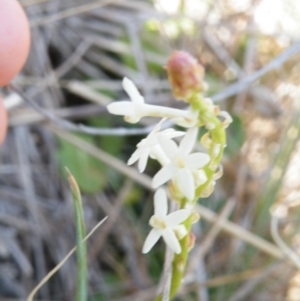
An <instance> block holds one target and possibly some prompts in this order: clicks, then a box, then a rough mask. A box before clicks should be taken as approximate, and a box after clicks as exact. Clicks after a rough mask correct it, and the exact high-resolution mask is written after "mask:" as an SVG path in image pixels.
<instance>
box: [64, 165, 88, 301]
mask: <svg viewBox="0 0 300 301" xmlns="http://www.w3.org/2000/svg"><path fill="white" fill-rule="evenodd" d="M67 172H68V174H69V182H70V186H71V191H72V197H73V204H74V211H75V221H76V245H77V250H76V255H77V279H76V301H86V300H87V260H86V243H85V242H84V241H83V240H84V238H85V225H84V217H83V209H82V200H81V194H80V190H79V187H78V184H77V182H76V180H75V178H74V177H73V176H72V174H71V173H70V172H69V171H68V170H67Z"/></svg>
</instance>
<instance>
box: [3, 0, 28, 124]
mask: <svg viewBox="0 0 300 301" xmlns="http://www.w3.org/2000/svg"><path fill="white" fill-rule="evenodd" d="M0 45H1V47H0V87H1V86H4V85H7V84H8V83H9V82H10V81H11V80H12V79H13V77H14V76H15V75H16V74H17V73H18V72H20V70H21V69H22V67H23V65H24V64H25V62H26V59H27V56H28V53H29V46H30V31H29V25H28V20H27V17H26V15H25V12H24V11H23V9H22V7H21V5H20V4H19V2H18V1H17V0H0ZM1 116H2V115H1ZM0 122H1V121H0Z"/></svg>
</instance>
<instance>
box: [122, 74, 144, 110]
mask: <svg viewBox="0 0 300 301" xmlns="http://www.w3.org/2000/svg"><path fill="white" fill-rule="evenodd" d="M122 85H123V88H124V90H125V91H126V93H127V94H128V95H129V97H130V99H131V101H132V102H134V103H140V104H142V103H144V97H143V96H142V95H141V94H140V92H139V91H138V89H137V87H136V86H135V84H134V83H133V81H131V80H130V79H129V78H127V77H124V79H123V82H122Z"/></svg>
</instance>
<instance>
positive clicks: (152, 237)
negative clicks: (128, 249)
mask: <svg viewBox="0 0 300 301" xmlns="http://www.w3.org/2000/svg"><path fill="white" fill-rule="evenodd" d="M161 232H162V231H161V230H158V229H152V230H151V231H150V233H149V234H148V236H147V238H146V240H145V242H144V246H143V251H142V252H143V253H144V254H146V253H148V252H149V251H150V250H151V249H152V247H153V246H154V245H155V244H156V243H157V241H158V240H159V238H160V237H161V235H162V233H161Z"/></svg>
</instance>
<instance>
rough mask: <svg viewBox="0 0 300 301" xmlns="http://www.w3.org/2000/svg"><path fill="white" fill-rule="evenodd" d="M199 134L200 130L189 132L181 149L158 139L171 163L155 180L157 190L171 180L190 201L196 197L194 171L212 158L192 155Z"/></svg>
mask: <svg viewBox="0 0 300 301" xmlns="http://www.w3.org/2000/svg"><path fill="white" fill-rule="evenodd" d="M197 134H198V128H196V127H194V128H191V129H189V130H188V132H187V134H186V135H185V137H184V138H183V139H182V140H181V142H180V145H179V147H178V146H177V144H176V143H175V142H174V141H172V140H171V139H168V138H166V137H158V139H159V142H160V145H161V147H162V149H163V150H164V152H165V154H166V155H167V157H168V158H169V159H170V163H169V164H167V165H165V166H164V167H163V168H162V169H161V170H160V171H159V172H158V173H157V174H156V175H155V176H154V178H153V180H152V186H153V187H154V188H157V187H159V186H161V185H163V184H164V183H166V182H167V181H169V180H171V179H172V180H174V182H175V184H176V185H177V187H178V190H179V191H180V192H181V193H182V194H183V195H184V196H185V197H186V198H187V199H188V200H189V201H192V200H193V199H194V196H195V188H196V184H195V180H194V177H193V171H195V170H199V169H200V168H202V167H203V166H204V165H206V164H207V163H208V162H209V160H210V156H209V155H207V154H204V153H194V154H190V152H191V151H192V149H193V147H194V145H195V143H196V139H197Z"/></svg>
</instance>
